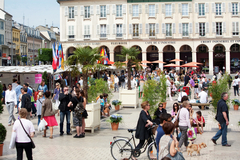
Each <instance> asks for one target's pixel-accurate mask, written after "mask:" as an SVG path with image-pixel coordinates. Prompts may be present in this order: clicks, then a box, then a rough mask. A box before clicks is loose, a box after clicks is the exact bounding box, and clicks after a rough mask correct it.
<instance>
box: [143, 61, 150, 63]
mask: <svg viewBox="0 0 240 160" xmlns="http://www.w3.org/2000/svg"><path fill="white" fill-rule="evenodd" d="M141 63H152V62H150V61H142V62H141Z"/></svg>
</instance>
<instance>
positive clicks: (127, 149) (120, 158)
mask: <svg viewBox="0 0 240 160" xmlns="http://www.w3.org/2000/svg"><path fill="white" fill-rule="evenodd" d="M156 126H157V125H156V124H153V125H152V126H150V127H148V130H150V131H151V136H150V137H149V138H148V139H147V141H145V143H144V145H143V146H142V148H141V149H140V150H138V149H135V148H136V143H135V138H134V135H133V132H135V131H136V129H128V132H129V133H131V134H132V137H131V138H128V137H122V136H114V137H113V140H114V141H113V142H111V143H110V145H111V155H112V157H113V159H115V160H126V159H130V158H131V157H132V156H134V157H139V156H140V155H141V154H142V153H144V152H145V151H146V150H147V156H148V159H149V160H151V159H157V144H156V141H155V138H154V136H153V133H152V129H153V128H154V127H156ZM150 139H151V140H152V142H151V143H150V144H149V145H147V143H148V141H149V140H150ZM131 140H133V144H134V148H133V145H132V144H131V143H130V142H131ZM150 152H151V153H153V155H154V156H156V157H155V158H151V157H150Z"/></svg>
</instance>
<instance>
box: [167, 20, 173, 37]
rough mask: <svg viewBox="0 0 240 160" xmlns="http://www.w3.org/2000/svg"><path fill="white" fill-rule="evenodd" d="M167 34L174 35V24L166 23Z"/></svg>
mask: <svg viewBox="0 0 240 160" xmlns="http://www.w3.org/2000/svg"><path fill="white" fill-rule="evenodd" d="M166 36H169V37H171V36H172V24H171V23H169V24H166Z"/></svg>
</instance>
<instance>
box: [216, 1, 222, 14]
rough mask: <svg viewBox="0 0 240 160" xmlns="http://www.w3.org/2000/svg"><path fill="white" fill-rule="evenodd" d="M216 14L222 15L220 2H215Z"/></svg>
mask: <svg viewBox="0 0 240 160" xmlns="http://www.w3.org/2000/svg"><path fill="white" fill-rule="evenodd" d="M216 15H217V16H220V15H222V6H221V3H216Z"/></svg>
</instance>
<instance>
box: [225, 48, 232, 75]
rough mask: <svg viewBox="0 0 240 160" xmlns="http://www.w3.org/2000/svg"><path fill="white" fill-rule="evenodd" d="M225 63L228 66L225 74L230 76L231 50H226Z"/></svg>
mask: <svg viewBox="0 0 240 160" xmlns="http://www.w3.org/2000/svg"><path fill="white" fill-rule="evenodd" d="M225 61H226V63H225V64H226V66H225V72H227V73H229V74H230V66H231V62H230V50H226V54H225Z"/></svg>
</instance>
